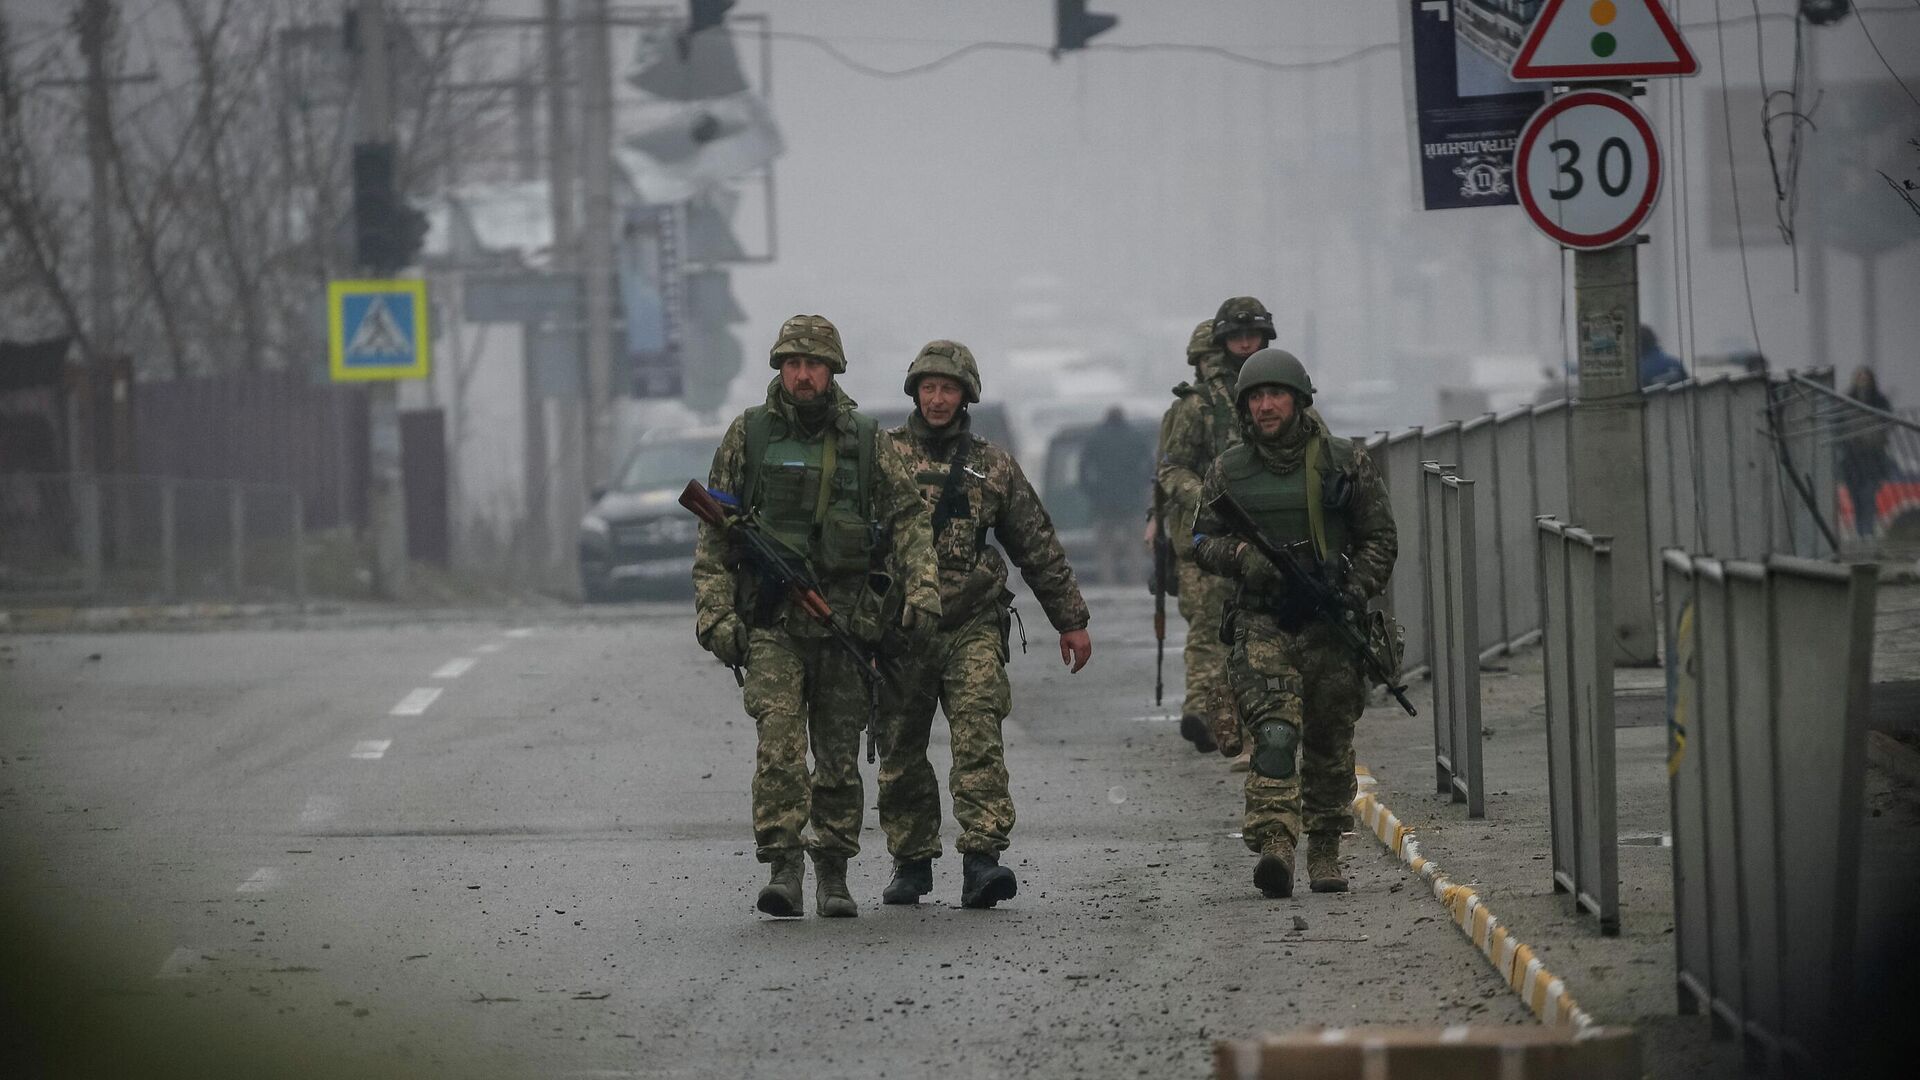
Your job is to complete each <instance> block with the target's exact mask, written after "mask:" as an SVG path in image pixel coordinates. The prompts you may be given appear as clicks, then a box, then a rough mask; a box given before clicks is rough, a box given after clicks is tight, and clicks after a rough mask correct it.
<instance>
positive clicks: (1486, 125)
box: [1401, 0, 1547, 210]
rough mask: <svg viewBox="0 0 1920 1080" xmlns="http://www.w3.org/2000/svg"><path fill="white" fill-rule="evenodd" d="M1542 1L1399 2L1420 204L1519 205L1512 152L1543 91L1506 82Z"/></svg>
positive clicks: (1415, 187)
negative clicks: (1509, 70)
mask: <svg viewBox="0 0 1920 1080" xmlns="http://www.w3.org/2000/svg"><path fill="white" fill-rule="evenodd" d="M1537 8H1538V0H1534V2H1532V3H1528V2H1526V0H1519V2H1513V0H1507V2H1501V0H1401V20H1402V22H1401V47H1402V53H1403V55H1404V58H1405V81H1406V94H1407V113H1408V120H1409V123H1408V125H1407V127H1408V130H1409V131H1410V132H1411V134H1412V136H1413V175H1414V185H1413V191H1414V201H1415V202H1416V203H1417V204H1418V205H1419V206H1420V207H1421V209H1424V210H1454V209H1459V208H1461V207H1470V206H1512V205H1514V203H1515V202H1516V201H1517V196H1516V194H1515V191H1514V185H1513V150H1514V147H1515V145H1516V144H1517V143H1518V140H1519V137H1520V128H1521V127H1522V126H1523V125H1525V124H1526V122H1527V118H1528V117H1530V116H1532V115H1533V114H1534V112H1535V111H1536V110H1538V109H1539V108H1540V106H1541V105H1543V104H1545V103H1546V99H1547V93H1546V89H1545V88H1544V87H1541V86H1536V85H1529V84H1526V83H1516V82H1514V81H1513V80H1512V79H1510V78H1508V77H1507V66H1508V64H1509V63H1510V62H1511V60H1512V56H1513V51H1514V50H1515V49H1517V48H1518V47H1519V45H1520V42H1521V41H1522V40H1523V39H1524V38H1525V36H1526V31H1527V23H1528V22H1529V21H1530V18H1531V16H1532V15H1533V14H1535V12H1536V10H1537Z"/></svg>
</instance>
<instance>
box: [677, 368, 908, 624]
mask: <svg viewBox="0 0 1920 1080" xmlns="http://www.w3.org/2000/svg"><path fill="white" fill-rule="evenodd" d="M829 393H831V394H832V395H833V400H834V406H835V416H834V420H833V430H834V431H835V432H837V433H838V435H839V437H840V439H841V444H840V445H841V448H840V451H839V452H840V453H841V454H842V455H847V454H855V453H858V452H859V448H858V445H857V443H856V441H855V435H854V415H855V413H854V409H855V406H854V401H853V399H852V398H850V397H848V396H847V394H846V391H844V390H842V389H840V384H839V383H838V382H835V383H832V384H830V386H829ZM783 397H784V395H782V394H781V393H780V379H779V377H777V376H776V377H775V378H774V380H773V382H772V383H771V384H770V385H769V386H768V387H767V408H768V409H769V410H771V411H772V412H773V414H774V415H775V417H776V418H778V419H776V421H775V423H776V425H777V424H778V423H779V422H780V421H781V420H784V421H786V422H787V423H789V424H791V423H793V422H794V419H793V416H792V414H791V411H790V410H789V408H788V407H787V405H786V404H785V403H784V400H783ZM874 450H875V456H876V458H877V460H876V462H875V465H876V467H875V469H874V470H873V511H874V516H875V518H877V519H878V521H879V523H880V524H881V525H883V526H888V527H891V529H892V532H893V555H892V557H891V561H892V565H893V569H894V572H895V574H896V576H897V578H898V580H899V582H900V585H901V586H902V587H903V588H904V589H905V596H906V602H907V603H909V604H911V605H913V606H914V607H917V608H919V609H921V610H922V611H926V612H929V613H938V612H939V611H940V579H939V576H938V575H937V573H936V570H935V566H934V561H933V540H932V535H933V534H932V530H931V528H930V527H929V522H928V518H927V506H926V503H925V502H923V501H922V500H921V498H920V489H919V488H918V487H916V486H915V485H914V482H913V474H912V472H911V469H910V467H909V466H908V465H907V463H906V461H905V460H904V459H902V458H901V456H900V453H899V451H898V449H896V447H895V446H894V443H893V440H891V439H889V438H887V437H886V435H885V434H884V433H879V434H878V435H877V436H876V438H875V439H874ZM746 455H747V424H746V415H745V414H744V413H743V414H741V415H740V416H737V417H735V418H734V420H733V423H732V424H731V425H730V426H728V428H727V433H726V435H725V436H724V437H723V438H722V439H721V440H720V448H719V449H718V450H715V451H714V454H713V469H712V471H711V472H710V473H709V474H708V476H707V486H708V487H709V488H712V489H713V490H714V491H722V492H727V493H729V494H738V493H740V489H741V487H742V486H743V485H744V482H745V479H746V464H747V463H746ZM727 547H728V545H727V541H726V538H725V536H724V535H723V534H722V533H721V531H720V530H718V529H716V528H714V527H712V526H710V525H706V524H702V525H701V526H700V539H699V542H698V544H696V545H695V547H694V554H693V590H694V609H695V612H696V623H695V631H696V633H697V634H698V635H699V636H700V637H701V639H702V640H705V638H706V634H707V631H708V630H710V629H712V628H713V626H714V624H715V623H718V622H720V620H721V619H723V618H725V617H726V616H727V615H729V614H733V613H736V604H738V603H739V599H740V597H741V596H742V595H743V593H742V592H741V590H740V588H739V586H740V582H739V580H738V577H737V571H736V570H735V569H734V568H733V567H732V566H731V565H729V564H730V562H731V560H730V559H729V558H728V551H727ZM865 576H866V575H865V574H854V575H850V576H843V577H841V578H838V579H834V580H829V581H827V582H825V585H826V587H827V602H828V603H829V604H831V605H832V606H833V607H834V608H835V609H836V610H847V609H848V608H849V607H850V605H851V601H852V598H853V597H854V596H855V595H857V594H858V592H859V591H860V589H861V587H862V585H863V584H864V578H865ZM789 606H790V605H789V604H788V603H787V602H786V601H784V600H782V601H781V602H780V606H779V608H778V609H777V610H776V613H775V621H776V623H784V624H785V625H787V627H788V628H789V629H790V630H793V629H797V628H798V627H797V625H796V623H797V622H804V621H806V620H804V619H802V620H797V621H796V620H787V619H786V614H787V608H788V607H789ZM742 614H744V613H742ZM803 632H804V631H803Z"/></svg>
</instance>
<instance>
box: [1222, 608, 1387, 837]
mask: <svg viewBox="0 0 1920 1080" xmlns="http://www.w3.org/2000/svg"><path fill="white" fill-rule="evenodd" d="M1237 622H1238V625H1237V626H1236V628H1235V631H1234V640H1233V651H1232V653H1231V656H1230V659H1229V670H1230V672H1231V676H1232V680H1233V693H1234V697H1235V699H1236V700H1237V701H1238V702H1239V704H1240V715H1241V716H1242V717H1244V718H1245V720H1246V727H1247V730H1248V731H1249V732H1253V731H1258V730H1259V728H1260V725H1261V724H1263V723H1266V722H1268V721H1271V720H1280V721H1283V722H1285V723H1288V724H1291V725H1293V727H1294V730H1295V731H1296V732H1298V734H1299V739H1298V744H1299V751H1298V753H1299V764H1298V767H1297V768H1295V769H1294V770H1293V775H1292V776H1289V777H1287V778H1285V779H1275V778H1273V777H1267V776H1261V775H1260V774H1259V773H1256V772H1249V773H1247V788H1246V794H1247V808H1246V818H1245V821H1244V822H1243V824H1242V826H1241V835H1242V836H1243V837H1244V838H1245V840H1246V843H1247V846H1248V847H1250V848H1252V849H1253V850H1255V851H1259V850H1260V849H1261V848H1262V846H1264V845H1265V843H1266V842H1267V841H1268V840H1270V839H1273V838H1275V837H1277V836H1280V835H1284V836H1285V837H1286V838H1287V839H1289V840H1292V841H1294V842H1295V843H1296V844H1297V843H1298V842H1299V839H1300V834H1301V832H1302V831H1303V829H1302V826H1303V825H1304V826H1305V829H1304V831H1305V832H1309V833H1316V832H1345V831H1347V830H1349V829H1351V828H1353V796H1354V778H1353V726H1354V722H1355V721H1357V720H1359V719H1360V713H1361V712H1362V711H1363V710H1365V709H1366V706H1367V690H1366V681H1365V679H1364V678H1363V677H1362V676H1361V674H1360V672H1359V670H1358V668H1357V666H1356V665H1355V664H1354V662H1353V661H1352V659H1350V658H1349V657H1348V656H1347V654H1346V653H1345V651H1343V650H1342V649H1341V648H1340V646H1339V644H1338V643H1337V642H1336V641H1335V639H1334V637H1333V635H1332V634H1331V632H1330V631H1328V629H1327V628H1326V627H1323V626H1312V627H1308V628H1307V629H1306V630H1305V631H1303V632H1301V633H1299V634H1289V633H1287V632H1286V631H1284V630H1281V629H1280V628H1279V627H1277V626H1276V625H1274V622H1273V619H1272V618H1271V617H1269V616H1266V615H1260V614H1254V613H1251V612H1242V613H1241V615H1240V617H1239V619H1238V620H1237Z"/></svg>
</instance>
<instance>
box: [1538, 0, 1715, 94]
mask: <svg viewBox="0 0 1920 1080" xmlns="http://www.w3.org/2000/svg"><path fill="white" fill-rule="evenodd" d="M1699 70H1700V61H1699V60H1697V59H1695V58H1694V55H1693V50H1692V49H1689V48H1687V43H1686V41H1685V40H1684V39H1682V38H1681V36H1680V30H1679V28H1678V27H1676V26H1674V25H1673V20H1672V19H1671V18H1669V17H1668V16H1667V11H1666V9H1665V8H1664V7H1662V6H1661V5H1660V0H1574V2H1573V3H1568V2H1567V0H1547V5H1546V7H1545V9H1543V10H1542V11H1541V12H1540V17H1539V18H1537V19H1535V20H1534V21H1533V28H1532V29H1531V30H1529V31H1528V32H1527V38H1526V40H1525V41H1523V42H1521V43H1520V51H1519V52H1517V53H1515V54H1514V57H1513V63H1512V64H1511V65H1510V66H1509V67H1508V69H1507V72H1508V75H1509V76H1510V77H1512V78H1513V79H1514V80H1515V81H1517V82H1525V81H1528V80H1534V81H1542V80H1570V81H1572V80H1582V79H1646V78H1653V77H1655V76H1661V75H1692V74H1694V73H1695V72H1697V71H1699Z"/></svg>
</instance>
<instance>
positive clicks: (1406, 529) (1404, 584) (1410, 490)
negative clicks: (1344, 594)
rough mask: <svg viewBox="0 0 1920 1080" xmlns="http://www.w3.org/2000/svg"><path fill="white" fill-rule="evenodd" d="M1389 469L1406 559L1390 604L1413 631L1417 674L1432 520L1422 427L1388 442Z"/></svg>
mask: <svg viewBox="0 0 1920 1080" xmlns="http://www.w3.org/2000/svg"><path fill="white" fill-rule="evenodd" d="M1380 460H1381V463H1382V464H1383V465H1384V467H1385V470H1386V480H1387V502H1388V503H1389V504H1390V505H1392V507H1393V520H1394V522H1395V523H1396V525H1397V526H1398V532H1399V535H1400V558H1399V561H1398V562H1397V563H1395V565H1394V572H1393V577H1392V579H1391V580H1390V581H1389V582H1388V591H1387V596H1388V606H1389V608H1390V609H1391V610H1392V612H1393V617H1394V618H1395V619H1397V620H1399V622H1400V625H1401V626H1404V627H1406V629H1407V643H1406V650H1405V655H1404V656H1403V657H1402V658H1401V666H1402V667H1403V668H1404V669H1405V670H1407V671H1415V670H1418V669H1420V668H1423V667H1425V666H1426V665H1427V663H1428V661H1429V659H1430V657H1429V656H1428V654H1427V641H1426V625H1427V585H1426V553H1425V552H1426V549H1425V545H1424V543H1423V541H1422V539H1421V537H1422V536H1423V535H1424V534H1423V530H1424V529H1425V528H1426V522H1425V521H1424V519H1423V518H1422V515H1421V506H1422V505H1423V504H1422V503H1421V501H1420V492H1421V486H1422V484H1423V483H1424V481H1423V480H1422V478H1421V472H1420V429H1419V428H1414V429H1413V430H1411V431H1403V432H1401V433H1399V434H1398V435H1394V436H1391V437H1390V438H1388V439H1387V445H1386V447H1385V449H1384V450H1382V452H1381V455H1380Z"/></svg>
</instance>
